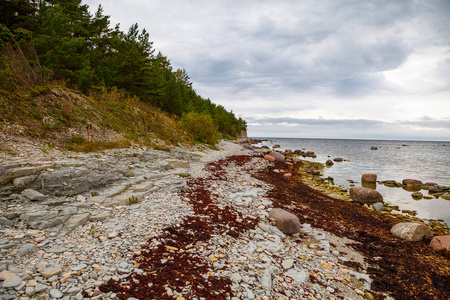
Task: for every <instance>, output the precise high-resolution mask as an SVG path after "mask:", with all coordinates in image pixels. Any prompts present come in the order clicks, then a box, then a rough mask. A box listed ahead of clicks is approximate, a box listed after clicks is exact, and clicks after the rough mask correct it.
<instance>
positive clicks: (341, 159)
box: [333, 157, 344, 162]
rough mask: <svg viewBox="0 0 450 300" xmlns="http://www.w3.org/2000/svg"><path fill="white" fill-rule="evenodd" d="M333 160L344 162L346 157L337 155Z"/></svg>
mask: <svg viewBox="0 0 450 300" xmlns="http://www.w3.org/2000/svg"><path fill="white" fill-rule="evenodd" d="M333 161H335V162H343V161H344V159H343V158H342V157H336V158H333Z"/></svg>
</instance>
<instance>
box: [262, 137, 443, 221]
mask: <svg viewBox="0 0 450 300" xmlns="http://www.w3.org/2000/svg"><path fill="white" fill-rule="evenodd" d="M260 139H263V142H262V143H261V144H259V145H258V146H262V145H266V146H268V147H270V148H272V147H273V145H275V144H279V145H280V146H281V148H279V149H280V150H282V151H284V150H286V149H290V150H292V151H294V150H297V149H299V150H303V151H314V152H315V153H316V155H317V157H316V158H305V159H307V160H311V161H315V162H320V163H325V162H326V161H327V160H328V159H334V158H337V157H340V158H343V159H344V161H343V162H335V163H334V165H333V166H331V167H326V168H325V169H324V171H323V177H328V176H331V177H333V178H334V184H335V185H341V186H343V187H346V188H349V187H351V185H352V183H351V181H353V182H355V183H354V185H355V186H361V176H362V174H365V173H375V174H377V180H378V181H383V180H395V181H397V182H402V180H403V179H408V178H410V179H417V180H420V181H422V182H423V183H426V182H435V183H437V184H439V185H444V186H450V171H449V168H450V142H430V141H385V140H350V139H306V138H305V139H293V138H289V139H288V138H260ZM372 147H377V150H371V148H372ZM376 189H377V191H379V192H380V193H381V195H382V196H383V198H384V201H385V202H386V203H387V204H389V205H397V206H399V208H400V209H404V210H415V211H417V217H419V218H423V219H441V220H444V222H446V223H447V224H448V225H450V200H445V199H442V198H440V197H439V198H435V197H433V199H429V200H428V199H421V200H414V199H413V198H412V197H411V192H408V191H406V190H404V189H402V188H392V187H386V186H384V185H380V184H378V185H377V187H376ZM421 192H422V193H423V194H424V195H428V191H426V190H421Z"/></svg>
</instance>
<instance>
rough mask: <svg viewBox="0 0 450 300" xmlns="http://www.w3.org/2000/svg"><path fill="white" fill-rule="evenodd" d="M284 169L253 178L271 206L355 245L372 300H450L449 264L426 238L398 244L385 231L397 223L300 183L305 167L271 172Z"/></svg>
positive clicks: (279, 164) (304, 164)
mask: <svg viewBox="0 0 450 300" xmlns="http://www.w3.org/2000/svg"><path fill="white" fill-rule="evenodd" d="M286 167H287V166H286V165H285V164H284V163H282V162H277V163H275V164H274V165H273V166H271V167H269V170H265V171H261V172H259V173H257V174H255V177H256V178H257V179H259V180H262V181H265V182H266V183H268V184H271V185H272V186H273V189H272V190H271V191H269V192H268V197H270V198H272V200H273V202H274V207H280V208H284V209H286V210H288V211H289V212H291V213H294V214H295V215H297V216H298V217H299V218H300V221H301V222H302V223H303V222H306V223H309V224H311V225H312V226H313V227H318V228H322V229H324V230H326V231H328V232H331V233H333V234H335V235H337V236H340V237H347V238H350V239H352V240H355V241H357V242H358V243H354V244H351V246H352V247H353V248H354V249H356V250H358V251H360V252H361V253H362V254H363V255H364V256H365V258H366V261H367V262H368V263H369V268H368V269H367V271H368V273H369V274H370V275H371V277H372V278H373V283H372V290H373V291H374V292H376V294H375V295H374V296H375V298H377V299H383V298H384V297H383V296H382V294H383V293H387V294H389V295H391V296H392V297H394V298H395V299H450V289H449V288H448V287H449V286H450V261H449V260H447V259H446V258H444V257H443V256H441V255H439V254H437V253H436V252H434V251H433V250H432V249H431V247H429V246H428V244H429V239H427V240H425V241H420V242H407V241H403V240H398V239H396V238H394V237H393V236H392V235H391V233H390V229H391V228H392V226H394V225H395V224H396V223H399V222H400V220H398V219H396V218H394V217H393V216H391V215H387V214H383V213H379V212H375V211H372V210H368V209H367V208H366V207H364V206H362V205H359V204H355V203H352V202H349V201H345V200H341V199H335V198H332V197H329V196H327V195H325V194H323V193H321V192H319V191H317V190H315V189H313V188H311V187H309V186H308V185H306V184H305V183H304V180H307V178H308V176H309V175H307V174H306V173H305V170H306V169H308V168H309V165H308V162H304V161H302V162H298V163H296V164H294V166H293V167H291V166H289V168H291V170H290V172H291V173H292V175H293V177H291V178H285V177H284V176H280V174H278V173H275V172H272V170H273V169H283V168H286ZM312 182H313V181H311V180H309V183H310V184H311V183H312Z"/></svg>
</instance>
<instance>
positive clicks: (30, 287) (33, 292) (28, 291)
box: [25, 286, 36, 297]
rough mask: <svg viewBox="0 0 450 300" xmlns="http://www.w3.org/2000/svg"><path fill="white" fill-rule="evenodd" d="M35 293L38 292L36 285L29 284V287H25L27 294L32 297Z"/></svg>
mask: <svg viewBox="0 0 450 300" xmlns="http://www.w3.org/2000/svg"><path fill="white" fill-rule="evenodd" d="M34 294H36V291H35V289H34V287H32V286H28V287H27V288H26V289H25V295H27V296H29V297H31V296H33V295H34Z"/></svg>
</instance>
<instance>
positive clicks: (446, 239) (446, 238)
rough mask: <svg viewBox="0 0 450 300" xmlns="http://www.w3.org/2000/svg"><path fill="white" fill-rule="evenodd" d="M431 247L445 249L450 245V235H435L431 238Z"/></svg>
mask: <svg viewBox="0 0 450 300" xmlns="http://www.w3.org/2000/svg"><path fill="white" fill-rule="evenodd" d="M430 246H431V248H433V250H434V251H437V252H439V251H444V250H446V249H447V248H448V247H449V246H450V235H440V236H435V237H433V238H432V239H431V243H430Z"/></svg>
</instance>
